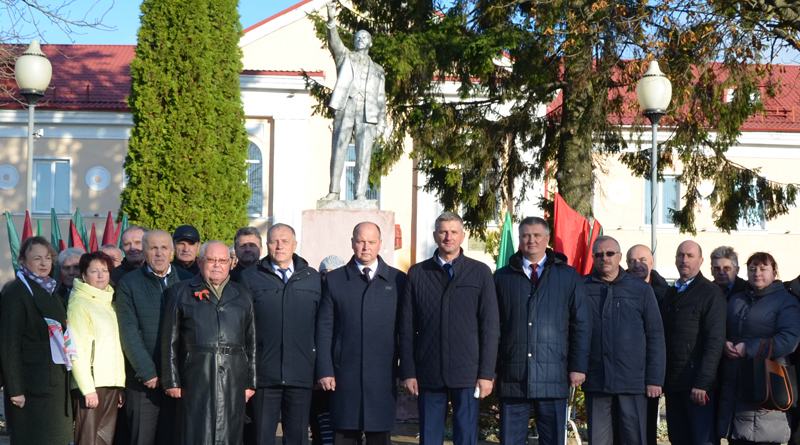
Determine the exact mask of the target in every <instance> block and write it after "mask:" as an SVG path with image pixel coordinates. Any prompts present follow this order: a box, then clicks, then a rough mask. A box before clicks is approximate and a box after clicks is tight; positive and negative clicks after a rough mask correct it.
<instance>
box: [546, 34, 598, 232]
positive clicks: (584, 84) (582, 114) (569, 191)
mask: <svg viewBox="0 0 800 445" xmlns="http://www.w3.org/2000/svg"><path fill="white" fill-rule="evenodd" d="M590 48H591V47H590V46H589V45H587V44H585V45H583V48H582V50H581V51H580V52H579V53H578V54H575V55H573V56H570V57H567V58H566V59H565V63H564V81H565V82H564V83H565V84H566V86H565V87H564V90H563V91H562V98H563V105H562V109H563V112H562V117H561V130H560V136H559V147H558V154H557V155H556V168H557V172H556V183H557V185H558V193H560V194H561V197H562V198H564V201H566V203H567V204H568V205H569V206H570V207H572V208H573V209H574V210H575V211H576V212H578V213H580V214H581V215H583V216H584V217H586V218H587V219H588V218H589V217H591V216H592V190H593V182H594V181H593V180H592V130H591V127H592V126H591V124H590V122H589V121H590V120H591V116H589V110H590V109H591V102H592V95H593V94H594V92H593V86H592V82H591V72H592V68H593V67H592V52H591V49H590ZM599 94H602V92H601V93H599Z"/></svg>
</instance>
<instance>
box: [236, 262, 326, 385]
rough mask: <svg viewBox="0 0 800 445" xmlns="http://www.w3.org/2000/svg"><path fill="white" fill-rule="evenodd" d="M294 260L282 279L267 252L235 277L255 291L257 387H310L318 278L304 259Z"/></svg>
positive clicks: (318, 291) (320, 294) (320, 283)
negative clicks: (287, 278)
mask: <svg viewBox="0 0 800 445" xmlns="http://www.w3.org/2000/svg"><path fill="white" fill-rule="evenodd" d="M292 263H293V269H294V272H293V273H292V276H291V278H289V282H288V283H286V284H284V283H283V279H282V278H281V277H280V276H279V275H278V274H276V273H275V272H274V271H273V269H272V260H271V259H270V257H269V256H267V257H264V258H263V259H262V260H261V261H259V262H258V265H257V266H255V267H250V268H247V269H245V270H244V271H243V272H242V274H241V275H240V276H239V283H240V284H242V285H243V286H244V287H246V288H248V289H250V293H251V294H253V309H254V311H255V317H256V339H257V343H256V344H257V351H256V371H257V372H256V376H257V385H258V387H259V388H265V387H268V386H278V385H285V386H297V387H300V388H313V387H314V360H315V359H316V355H317V353H316V346H315V343H314V327H315V324H316V319H317V310H318V308H319V301H320V298H321V297H322V281H321V279H320V276H319V273H317V271H316V270H314V269H313V268H312V267H309V266H308V263H307V262H306V260H304V259H303V258H301V257H299V256H297V255H294V256H293V257H292Z"/></svg>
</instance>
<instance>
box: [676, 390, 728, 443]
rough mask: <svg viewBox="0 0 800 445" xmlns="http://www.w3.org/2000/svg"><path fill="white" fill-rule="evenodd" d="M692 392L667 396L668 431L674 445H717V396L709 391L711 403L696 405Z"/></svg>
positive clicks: (678, 392) (680, 392)
mask: <svg viewBox="0 0 800 445" xmlns="http://www.w3.org/2000/svg"><path fill="white" fill-rule="evenodd" d="M691 394H692V393H691V391H676V392H669V393H667V394H666V398H667V429H668V431H669V441H670V442H671V443H672V444H673V445H716V444H718V443H719V439H717V434H716V423H717V410H716V406H717V395H716V393H715V392H714V391H708V392H707V393H706V394H707V395H708V398H709V401H707V402H706V404H705V405H703V406H700V405H695V404H694V402H692V399H691Z"/></svg>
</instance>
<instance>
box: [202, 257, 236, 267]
mask: <svg viewBox="0 0 800 445" xmlns="http://www.w3.org/2000/svg"><path fill="white" fill-rule="evenodd" d="M203 261H205V262H206V264H221V265H223V266H224V265H226V264H228V263H230V262H231V259H230V258H203Z"/></svg>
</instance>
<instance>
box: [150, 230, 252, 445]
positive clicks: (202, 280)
mask: <svg viewBox="0 0 800 445" xmlns="http://www.w3.org/2000/svg"><path fill="white" fill-rule="evenodd" d="M228 263H230V257H229V256H228V246H227V245H226V244H223V243H222V242H220V241H207V242H206V243H205V244H203V246H202V247H201V248H200V257H199V258H198V264H199V266H200V274H198V275H196V276H195V277H194V278H192V279H191V280H186V281H181V282H180V283H176V284H174V285H173V286H172V287H170V288H169V289H168V290H167V292H166V296H165V297H164V300H165V301H166V302H167V308H166V310H165V312H164V320H163V324H162V334H161V353H162V367H163V370H162V373H161V376H162V379H163V381H162V385H163V387H164V389H165V390H166V392H167V394H168V395H170V396H172V397H176V398H179V399H180V402H179V403H178V419H176V422H177V424H178V425H177V428H178V431H179V434H178V435H179V437H180V441H179V442H176V443H181V444H186V445H203V444H209V445H211V444H215V445H220V444H230V445H233V444H241V443H242V432H243V428H244V411H245V402H246V401H247V399H248V398H249V397H250V396H252V395H253V393H254V392H255V387H256V386H255V385H256V375H255V366H256V362H255V350H256V331H255V322H254V318H253V303H252V298H251V296H250V291H249V290H247V288H245V287H244V286H242V285H240V284H238V283H234V282H232V281H230V280H229V277H228V274H229V273H230V267H229V266H228Z"/></svg>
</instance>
